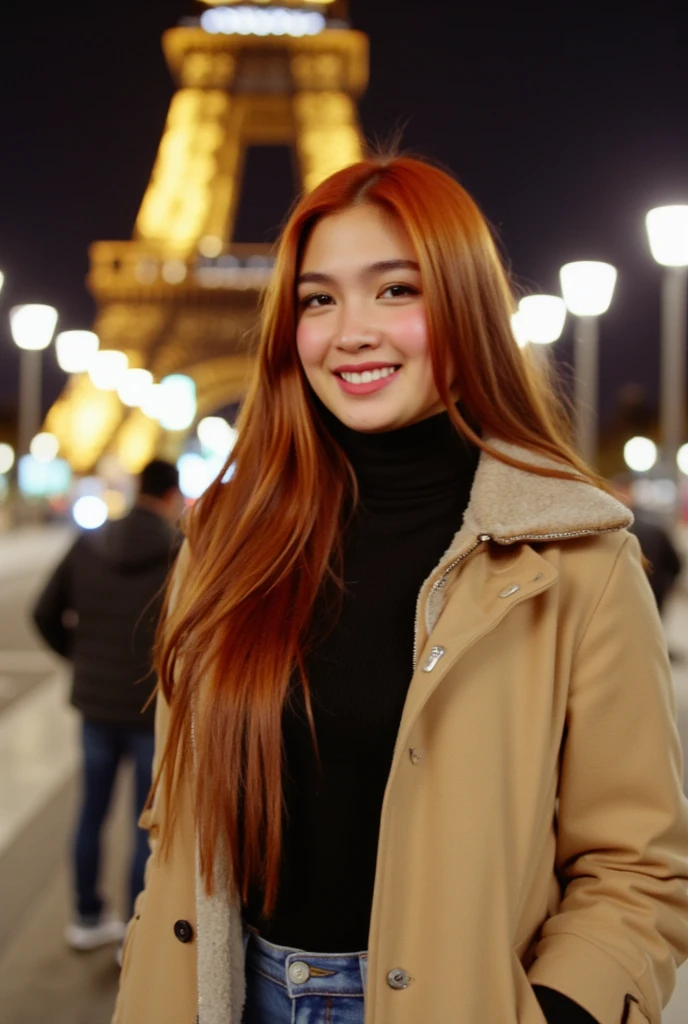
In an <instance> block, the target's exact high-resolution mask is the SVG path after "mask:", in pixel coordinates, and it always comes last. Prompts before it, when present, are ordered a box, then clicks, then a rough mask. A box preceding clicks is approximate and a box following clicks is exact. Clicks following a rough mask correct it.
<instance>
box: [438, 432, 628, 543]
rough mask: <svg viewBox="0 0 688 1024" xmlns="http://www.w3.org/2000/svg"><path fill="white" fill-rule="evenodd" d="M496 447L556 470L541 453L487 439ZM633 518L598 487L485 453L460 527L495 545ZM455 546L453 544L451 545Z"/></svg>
mask: <svg viewBox="0 0 688 1024" xmlns="http://www.w3.org/2000/svg"><path fill="white" fill-rule="evenodd" d="M488 443H489V444H490V445H491V446H492V447H493V448H495V449H496V450H497V451H499V452H502V453H503V454H504V455H509V456H510V457H511V458H513V459H517V460H518V461H520V462H523V463H526V464H527V465H532V466H543V467H548V468H551V469H561V468H562V467H561V464H558V463H556V462H555V461H554V460H553V459H549V458H547V457H546V456H541V455H535V454H534V453H533V452H531V451H528V450H527V449H525V448H520V447H518V446H517V445H512V444H507V443H506V442H505V441H498V440H494V439H490V440H489V442H488ZM632 522H633V516H632V514H631V512H630V511H629V509H628V508H626V506H625V505H623V504H622V503H621V502H620V501H617V500H616V498H612V497H611V495H609V494H607V493H606V492H605V491H601V490H600V489H599V488H598V487H594V486H591V485H590V484H587V483H584V482H581V483H578V482H576V481H573V480H561V479H560V478H559V477H551V476H540V475H539V474H537V473H528V472H526V471H525V470H522V469H516V467H514V466H509V465H507V464H506V463H504V462H500V461H499V459H495V458H494V457H493V456H491V455H488V454H487V453H486V452H484V453H483V454H482V456H481V458H480V462H479V464H478V469H477V471H476V474H475V480H474V482H473V490H472V492H471V500H470V503H469V505H468V508H467V509H466V515H465V517H464V525H463V528H462V530H461V531H460V533H459V535H457V538H456V540H458V537H459V536H461V535H463V536H465V532H466V531H468V532H470V533H471V534H472V535H473V536H475V537H477V536H480V535H486V536H488V535H489V537H490V538H491V539H492V540H494V541H496V542H497V543H499V544H513V543H516V542H518V541H521V540H538V539H542V540H548V539H557V540H559V539H561V540H565V539H567V538H569V537H578V536H584V535H585V534H594V533H605V532H607V531H612V530H622V529H624V527H628V526H630V525H631V523H632ZM452 547H454V545H452Z"/></svg>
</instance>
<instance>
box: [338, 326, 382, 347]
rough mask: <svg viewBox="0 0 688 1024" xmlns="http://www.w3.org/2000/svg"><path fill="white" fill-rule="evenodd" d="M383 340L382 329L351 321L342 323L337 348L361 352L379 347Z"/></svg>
mask: <svg viewBox="0 0 688 1024" xmlns="http://www.w3.org/2000/svg"><path fill="white" fill-rule="evenodd" d="M381 340H382V335H381V333H380V331H378V330H375V329H374V328H372V327H364V326H362V325H361V324H357V323H356V324H355V323H352V322H351V321H349V322H348V323H345V324H342V329H341V332H340V335H339V340H338V341H337V348H338V349H340V350H341V351H342V352H360V351H361V350H363V349H367V348H377V347H378V345H379V344H380V342H381Z"/></svg>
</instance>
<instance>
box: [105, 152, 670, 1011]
mask: <svg viewBox="0 0 688 1024" xmlns="http://www.w3.org/2000/svg"><path fill="white" fill-rule="evenodd" d="M513 309H514V298H513V294H512V292H511V290H510V287H509V282H508V279H507V276H506V274H505V271H504V268H503V266H502V263H501V261H500V258H499V255H498V252H497V249H496V246H495V244H494V242H493V239H492V237H491V235H490V231H489V228H488V226H487V224H486V222H485V220H484V218H483V216H482V215H481V213H480V211H479V210H478V208H477V206H476V204H475V203H474V202H473V200H472V199H471V198H470V196H468V194H467V193H466V192H465V191H464V190H463V189H462V188H461V186H460V185H459V184H458V183H456V182H455V181H454V180H453V179H452V178H451V177H450V176H449V175H447V174H445V173H444V172H442V171H440V170H438V169H436V168H434V167H432V166H430V165H428V164H425V163H423V162H420V161H418V160H414V159H408V158H390V159H387V160H371V161H364V162H361V163H358V164H354V165H353V166H350V167H347V168H345V169H344V170H341V171H340V172H338V173H337V174H335V175H333V176H332V177H331V178H329V179H327V180H325V181H324V182H322V183H321V184H320V185H319V186H317V187H316V188H315V189H313V190H312V191H311V192H309V193H308V194H307V195H306V196H305V197H304V198H303V199H302V200H301V202H300V203H299V204H298V205H297V207H296V208H295V210H294V212H293V214H292V216H291V218H290V220H289V222H288V224H287V226H286V228H285V231H284V235H283V238H282V241H281V243H280V248H279V251H278V254H277V259H276V266H275V273H274V275H273V278H272V281H271V285H270V290H269V292H268V294H267V298H266V303H265V307H264V314H263V324H262V336H261V344H260V348H259V351H258V356H257V360H256V367H255V375H254V378H253V381H252V383H251V387H250V390H249V394H248V397H247V399H246V402H245V404H244V407H243V410H242V413H241V418H240V420H239V423H238V441H237V444H236V447H235V449H234V451H233V453H232V456H231V457H230V459H229V461H228V465H227V467H226V470H227V472H229V470H233V475H232V476H231V481H230V482H228V483H225V482H224V480H225V479H226V478H227V473H223V474H221V475H220V476H219V477H218V479H217V480H216V481H215V483H214V484H212V485H211V486H210V488H209V489H208V490H207V491H206V492H205V494H204V495H203V496H202V498H201V499H200V500H199V502H198V503H197V504H196V505H195V506H194V508H193V510H192V514H191V516H190V521H189V525H188V533H187V543H186V544H185V546H184V547H183V549H182V552H181V554H180V557H179V561H178V563H177V569H176V571H175V580H174V584H173V586H172V587H171V589H170V598H169V601H168V604H167V608H166V611H165V612H163V619H162V625H161V632H160V638H159V641H160V642H159V645H158V658H157V666H158V674H159V678H160V687H159V692H158V699H157V712H156V772H155V781H154V786H153V795H152V798H151V802H150V805H149V807H148V808H147V810H146V812H144V817H143V819H142V821H143V823H144V825H145V826H146V827H147V828H149V829H150V832H151V838H152V853H151V858H150V860H149V864H148V868H147V871H146V889H145V891H144V892H143V893H142V894H141V896H140V897H139V898H138V900H137V902H136V913H135V915H134V918H133V919H132V921H131V922H130V925H129V929H128V931H127V938H126V940H125V944H124V959H123V971H122V979H121V985H120V993H119V998H118V1003H117V1008H116V1010H115V1017H114V1020H115V1022H116V1024H149V1022H151V1021H155V1022H157V1021H164V1022H165V1024H188V1022H191V1021H193V1020H200V1021H201V1022H202V1024H289V1022H291V1024H301V1022H306V1021H313V1022H315V1021H318V1022H324V1021H327V1022H329V1024H344V1022H346V1024H450V1022H454V1021H464V1022H466V1024H478V1022H479V1024H483V1022H484V1024H516V1022H518V1024H535V1022H536V1021H542V1020H547V1021H548V1024H574V1022H575V1024H595V1022H597V1024H618V1022H620V1021H622V1020H623V1021H626V1022H628V1024H641V1021H642V1022H650V1021H653V1022H657V1021H659V1018H660V1012H661V1011H660V1006H661V1004H662V1003H664V1002H666V1001H667V1000H668V998H669V995H670V993H671V991H672V988H673V986H674V981H675V965H676V964H678V963H680V962H681V961H683V960H684V959H685V958H686V955H687V954H688V892H687V891H686V875H687V872H688V869H687V864H688V807H687V805H686V801H685V798H684V796H683V794H682V791H681V782H680V771H679V764H680V752H679V741H678V734H677V730H676V724H675V721H674V719H673V711H672V695H671V690H672V687H671V677H670V670H669V665H668V662H667V658H666V650H665V646H664V642H663V637H662V632H661V625H660V622H659V617H658V615H657V610H656V608H655V605H654V600H653V597H652V594H651V592H650V588H649V586H648V583H647V579H646V578H645V574H644V572H643V569H642V565H641V559H640V552H639V547H638V542H637V540H636V538H635V537H632V536H631V535H629V534H628V532H627V531H626V527H627V526H628V524H629V523H630V521H631V516H630V514H629V512H628V509H627V508H625V506H624V505H622V504H621V503H620V502H618V501H616V499H615V498H613V497H612V496H611V495H610V494H609V493H608V491H607V488H606V485H605V484H604V482H603V481H602V480H600V479H599V477H597V476H596V475H595V473H594V472H593V471H592V470H591V469H590V468H589V467H587V466H586V465H585V464H584V463H583V462H581V460H580V458H578V456H577V455H576V453H575V452H574V451H573V449H572V448H571V446H570V444H569V442H568V441H567V435H566V430H565V429H564V426H563V423H564V416H563V413H562V411H561V409H560V408H559V406H558V405H557V402H556V397H555V392H554V390H553V389H551V388H549V387H548V385H547V382H546V381H545V380H544V379H541V376H540V375H539V372H538V371H537V370H536V368H535V366H534V364H533V363H532V361H531V360H529V359H528V358H527V356H525V355H524V353H523V352H522V351H521V350H520V349H519V348H518V346H517V344H516V342H515V340H514V337H513V333H512V329H511V315H512V312H513ZM315 951H317V952H315Z"/></svg>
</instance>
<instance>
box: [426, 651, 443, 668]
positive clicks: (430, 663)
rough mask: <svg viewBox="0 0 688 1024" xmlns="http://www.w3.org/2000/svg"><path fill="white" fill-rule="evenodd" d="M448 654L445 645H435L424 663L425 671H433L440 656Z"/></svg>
mask: <svg viewBox="0 0 688 1024" xmlns="http://www.w3.org/2000/svg"><path fill="white" fill-rule="evenodd" d="M445 654H446V651H445V649H444V647H433V648H432V649H431V651H430V654H429V655H428V657H427V661H426V662H425V664H424V665H423V671H424V672H432V670H433V669H434V667H435V665H436V664H437V662H438V661H439V660H440V658H443V657H444V655H445Z"/></svg>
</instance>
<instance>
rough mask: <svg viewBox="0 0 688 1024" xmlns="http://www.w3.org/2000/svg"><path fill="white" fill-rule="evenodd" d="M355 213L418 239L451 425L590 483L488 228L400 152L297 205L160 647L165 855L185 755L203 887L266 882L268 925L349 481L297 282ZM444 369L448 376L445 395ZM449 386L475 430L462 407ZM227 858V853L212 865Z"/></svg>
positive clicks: (337, 179) (353, 169)
mask: <svg viewBox="0 0 688 1024" xmlns="http://www.w3.org/2000/svg"><path fill="white" fill-rule="evenodd" d="M359 203H374V204H378V205H379V206H381V207H383V208H384V209H385V210H387V211H389V212H391V213H392V214H393V215H395V216H396V217H398V218H399V220H400V221H401V222H402V224H403V225H404V226H405V228H406V230H407V231H408V233H409V235H410V238H411V240H412V242H413V245H414V247H415V249H416V252H417V258H418V262H419V265H420V269H421V280H422V285H423V293H424V296H425V301H426V308H427V318H428V332H429V345H430V351H431V356H432V364H433V370H434V376H435V383H436V386H437V390H438V392H439V394H440V396H441V398H442V400H443V401H444V404H445V405H446V408H447V410H448V411H449V414H450V416H451V418H452V420H453V422H454V424H455V426H456V428H457V430H459V431H460V432H462V433H463V434H464V435H466V436H467V437H468V438H470V440H471V441H473V442H474V443H475V444H476V445H479V446H480V447H481V448H483V449H486V450H488V451H492V450H491V449H490V447H489V444H487V443H486V442H485V441H484V440H482V437H488V438H489V437H490V436H493V437H497V438H501V439H503V440H505V441H509V442H512V443H514V444H517V445H521V446H523V447H525V448H528V449H531V450H532V451H535V452H539V453H543V454H546V455H549V456H551V457H553V458H554V459H555V460H558V462H559V463H560V465H561V469H560V470H559V469H550V470H545V469H538V468H535V467H533V466H531V465H523V466H522V468H524V469H526V470H527V471H529V472H537V473H542V474H547V475H553V476H563V477H571V476H572V475H574V474H582V475H583V476H584V477H585V478H586V479H588V480H589V481H590V482H592V483H595V484H599V481H598V480H597V478H595V477H594V476H593V474H592V473H591V472H590V471H589V470H588V469H587V468H586V467H585V466H584V465H583V464H582V463H581V462H580V461H579V459H578V458H577V456H576V455H575V453H574V452H573V450H572V448H571V446H570V444H569V442H568V439H567V426H566V422H567V421H566V418H565V416H564V414H563V412H562V410H561V409H560V407H559V406H558V404H557V401H556V399H555V397H554V395H553V392H552V389H551V387H550V386H549V385H548V383H547V382H546V381H544V380H543V379H541V378H539V377H538V375H537V373H536V372H535V369H534V367H533V366H532V365H531V364H530V362H529V359H528V358H527V357H524V354H523V352H522V351H521V350H520V349H519V348H518V347H517V345H516V343H515V341H514V338H513V335H512V330H511V314H512V312H513V308H514V299H513V295H512V291H511V288H510V285H509V282H508V279H507V275H506V273H505V270H504V267H503V265H502V262H501V260H500V257H499V255H498V252H497V249H496V246H495V243H494V241H493V239H492V236H491V234H490V230H489V228H488V226H487V224H486V221H485V219H484V217H483V216H482V214H481V213H480V211H479V209H478V207H477V206H476V204H475V202H474V201H473V200H472V199H471V197H470V196H469V195H468V194H467V193H466V192H465V191H464V189H463V188H462V187H461V186H460V185H459V184H458V183H457V182H456V181H454V180H453V178H451V177H450V176H449V175H448V174H446V173H445V172H444V171H441V170H439V169H437V168H435V167H433V166H431V165H429V164H427V163H425V162H423V161H420V160H416V159H411V158H408V157H395V158H391V159H386V160H385V159H383V160H365V161H363V162H361V163H357V164H354V165H353V166H350V167H347V168H346V169H345V170H342V171H339V172H338V173H337V174H334V175H333V176H332V177H330V178H328V179H327V180H326V181H325V182H323V183H322V184H321V185H320V186H318V187H317V188H316V189H315V190H314V191H313V192H311V193H310V194H309V195H306V196H305V197H304V198H303V199H302V200H301V201H300V203H299V204H298V205H297V206H296V208H295V210H294V212H293V213H292V215H291V217H290V219H289V221H288V223H287V225H286V227H285V229H284V232H283V234H282V239H281V242H280V244H279V249H278V253H277V260H276V266H275V272H274V277H273V280H272V284H271V286H270V289H269V291H268V293H267V295H266V298H265V302H264V307H263V314H262V333H261V341H260V347H259V351H258V358H257V361H256V369H255V374H254V377H253V381H252V384H251V387H250V391H249V394H248V397H247V399H246V402H245V404H244V406H243V410H242V413H241V417H240V422H239V437H238V441H237V444H236V447H235V449H234V451H233V453H232V455H231V458H230V460H229V462H228V465H227V467H226V469H229V467H230V466H232V467H233V476H232V479H231V483H229V484H227V483H223V482H222V476H224V475H225V474H222V476H221V477H219V478H218V479H217V480H216V481H215V483H214V484H213V485H212V486H211V487H210V488H209V490H208V491H206V493H205V494H204V496H203V497H202V499H201V500H200V501H199V502H198V504H197V505H196V506H195V508H194V510H193V514H192V516H191V519H190V522H189V525H188V540H189V545H190V561H189V565H188V570H187V571H186V573H185V575H184V578H183V580H182V581H181V586H180V587H179V589H178V597H177V600H176V602H175V605H174V608H172V609H168V612H167V615H165V616H164V617H163V620H162V622H161V627H160V631H159V638H158V651H157V668H158V673H159V678H160V686H161V689H162V692H163V694H164V696H165V698H166V700H167V701H168V703H169V705H170V709H171V723H170V730H169V736H168V743H167V747H166V750H165V756H164V759H163V767H162V769H161V773H160V774H159V779H160V778H162V779H163V785H164V790H165V797H166V800H167V806H168V814H167V821H168V826H167V829H166V831H165V832H164V834H163V837H162V839H163V850H164V849H165V848H166V847H167V848H168V847H169V842H170V836H171V832H172V829H173V827H174V818H175V815H174V810H175V803H176V802H175V793H176V789H177V787H178V785H179V784H180V779H181V770H182V769H183V767H184V766H185V765H186V764H187V758H188V760H189V761H191V759H192V758H195V772H194V774H193V786H194V797H195V800H194V805H195V813H196V824H197V831H198V841H199V850H200V869H201V873H202V876H203V878H204V880H205V884H206V887H207V889H208V891H211V890H212V888H213V884H214V878H215V877H216V873H215V868H216V866H217V865H219V864H223V865H224V864H226V866H227V870H228V871H229V878H230V880H231V881H232V883H233V884H234V885H235V886H236V887H237V890H238V892H239V893H240V895H241V897H242V898H243V899H245V898H246V896H247V893H248V891H249V887H250V886H251V885H252V884H254V883H255V884H257V885H259V886H261V887H262V888H263V891H264V893H265V898H264V906H263V911H264V913H265V914H269V913H270V912H271V910H272V909H273V908H274V905H275V899H276V895H277V888H278V878H279V864H280V851H281V842H282V815H283V807H282V712H283V707H284V702H285V699H286V696H287V692H288V688H289V685H290V681H291V680H292V678H294V677H295V674H296V677H297V678H298V677H300V680H301V685H302V686H303V687H304V688H305V692H306V702H307V706H308V707H309V708H310V702H309V693H308V680H307V678H306V676H305V672H304V656H305V651H306V646H307V642H308V631H309V624H310V622H311V616H312V612H313V607H314V603H315V601H316V599H317V597H318V593H319V591H320V590H321V587H322V585H323V582H324V580H325V578H326V577H327V576H328V575H329V574H332V575H334V576H336V575H337V568H338V558H337V555H338V550H339V540H340V537H341V532H342V515H343V507H344V499H345V497H346V495H347V491H348V489H349V488H350V487H353V486H355V484H354V483H353V480H352V472H351V469H350V466H349V464H348V462H347V460H346V458H345V456H344V454H343V453H342V451H341V449H339V448H338V446H337V445H336V444H335V442H334V441H333V439H332V438H331V436H330V435H329V433H328V431H327V430H326V428H325V426H324V424H323V422H322V420H321V418H320V417H319V415H318V412H317V408H316V405H315V403H314V401H313V397H312V394H311V392H310V389H309V386H308V384H307V382H306V379H305V377H304V374H303V371H302V368H301V365H300V362H299V358H298V355H297V350H296V340H295V333H296V323H297V315H298V314H297V304H296V287H295V282H296V277H297V273H298V269H299V264H300V261H301V258H302V254H303V251H304V247H305V245H306V243H307V241H308V237H309V234H310V232H311V231H312V230H313V227H314V225H315V224H316V223H317V221H318V220H320V219H321V218H322V217H326V216H328V215H329V214H332V213H335V212H338V211H341V210H343V209H346V208H348V207H351V206H352V205H355V204H359ZM448 360H451V363H452V364H453V365H454V366H456V367H457V372H456V380H455V381H454V382H451V383H449V384H448V383H447V380H446V376H445V367H446V365H447V361H448ZM453 386H454V387H456V389H457V391H458V393H459V394H460V395H461V398H462V403H463V406H464V407H465V409H466V412H467V418H468V419H470V421H471V422H474V423H477V424H478V425H479V428H480V434H481V436H477V434H476V433H475V432H474V431H473V430H472V429H471V427H470V426H469V423H468V422H466V420H465V419H464V418H463V417H462V415H461V413H460V412H459V411H458V410H457V408H456V406H455V403H454V400H453V399H452V395H451V389H452V387H453ZM492 454H493V455H494V456H495V457H496V458H499V459H501V460H502V461H507V462H510V461H512V460H510V459H509V458H508V457H506V456H504V455H502V454H500V453H499V452H492ZM514 464H516V465H521V464H520V463H518V462H515V463H514ZM457 527H458V524H457ZM192 721H193V723H194V726H193V728H194V736H193V738H192V736H191V731H192ZM311 727H313V723H312V716H311ZM159 779H158V781H159ZM220 850H222V851H225V852H226V853H227V854H228V856H227V857H223V858H219V857H218V852H219V851H220Z"/></svg>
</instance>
